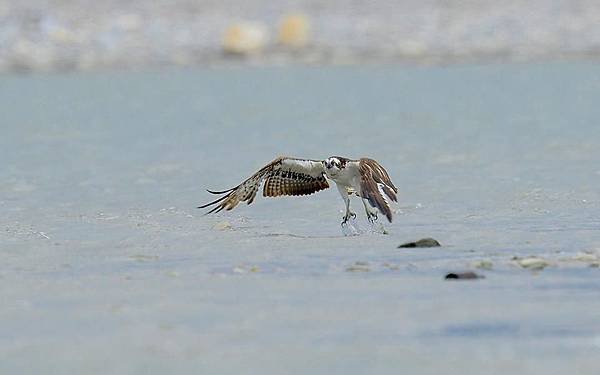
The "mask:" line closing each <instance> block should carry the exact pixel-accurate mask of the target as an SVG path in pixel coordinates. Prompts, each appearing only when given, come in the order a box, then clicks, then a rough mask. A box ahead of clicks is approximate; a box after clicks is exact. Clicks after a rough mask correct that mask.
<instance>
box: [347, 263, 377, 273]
mask: <svg viewBox="0 0 600 375" xmlns="http://www.w3.org/2000/svg"><path fill="white" fill-rule="evenodd" d="M369 271H371V269H370V268H369V263H367V262H360V261H359V262H354V264H353V265H351V266H348V267H346V272H369Z"/></svg>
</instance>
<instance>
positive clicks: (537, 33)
mask: <svg viewBox="0 0 600 375" xmlns="http://www.w3.org/2000/svg"><path fill="white" fill-rule="evenodd" d="M599 57H600V2H598V1H597V0H578V1H572V0H571V1H567V0H555V1H550V0H529V1H518V0H508V1H491V0H480V1H464V0H447V1H439V0H402V1H385V0H375V1H369V2H368V4H366V3H364V2H361V1H340V0H334V1H318V0H301V1H276V2H273V1H265V0H250V1H243V2H242V1H237V0H225V1H216V0H203V1H198V0H170V1H166V0H163V1H153V2H146V1H139V0H134V1H128V2H124V1H120V0H108V1H102V2H99V1H92V0H81V1H69V0H54V1H47V0H46V1H44V0H22V1H8V0H2V1H0V72H29V71H86V70H99V69H100V70H104V69H145V68H156V67H161V66H214V65H223V64H229V63H240V62H242V63H248V64H256V65H263V64H265V65H285V64H290V63H292V64H294V63H300V64H353V63H373V62H374V63H405V62H406V63H411V64H429V63H435V64H440V63H442V64H443V63H454V62H470V61H538V60H558V59H588V60H589V59H591V60H597V59H598V58H599Z"/></svg>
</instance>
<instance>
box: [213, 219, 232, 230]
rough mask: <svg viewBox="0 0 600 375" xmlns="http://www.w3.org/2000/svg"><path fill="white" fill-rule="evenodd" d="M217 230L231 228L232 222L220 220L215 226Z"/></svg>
mask: <svg viewBox="0 0 600 375" xmlns="http://www.w3.org/2000/svg"><path fill="white" fill-rule="evenodd" d="M213 229H216V230H227V229H231V223H230V222H229V221H220V222H218V223H216V224H215V225H214V226H213Z"/></svg>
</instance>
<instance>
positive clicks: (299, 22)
mask: <svg viewBox="0 0 600 375" xmlns="http://www.w3.org/2000/svg"><path fill="white" fill-rule="evenodd" d="M309 29H310V25H309V22H308V18H307V17H306V16H305V15H303V14H290V15H287V16H285V17H283V18H282V19H281V22H280V23H279V42H280V43H281V44H283V45H285V46H288V47H293V48H300V47H304V46H305V45H306V43H307V42H308V36H309Z"/></svg>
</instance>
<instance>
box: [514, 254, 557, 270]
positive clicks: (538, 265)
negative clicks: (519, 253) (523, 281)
mask: <svg viewBox="0 0 600 375" xmlns="http://www.w3.org/2000/svg"><path fill="white" fill-rule="evenodd" d="M514 260H515V261H516V262H517V264H518V265H519V266H521V267H523V268H526V269H529V270H533V271H541V270H543V269H544V268H546V267H548V266H549V265H550V262H549V261H547V260H546V259H543V258H539V257H527V258H514Z"/></svg>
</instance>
